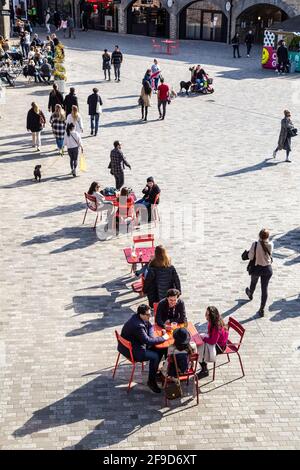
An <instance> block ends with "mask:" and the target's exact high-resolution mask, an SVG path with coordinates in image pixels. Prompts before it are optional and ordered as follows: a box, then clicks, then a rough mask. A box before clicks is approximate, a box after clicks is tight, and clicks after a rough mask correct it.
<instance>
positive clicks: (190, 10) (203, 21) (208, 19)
mask: <svg viewBox="0 0 300 470" xmlns="http://www.w3.org/2000/svg"><path fill="white" fill-rule="evenodd" d="M179 35H180V38H181V39H202V40H205V41H218V42H226V37H227V18H226V15H224V13H222V11H218V10H217V9H216V7H215V6H214V5H213V4H211V3H210V2H208V1H206V0H203V1H201V0H200V1H198V2H194V3H192V4H190V5H189V6H188V7H186V8H185V9H184V10H183V11H182V12H181V14H180V19H179Z"/></svg>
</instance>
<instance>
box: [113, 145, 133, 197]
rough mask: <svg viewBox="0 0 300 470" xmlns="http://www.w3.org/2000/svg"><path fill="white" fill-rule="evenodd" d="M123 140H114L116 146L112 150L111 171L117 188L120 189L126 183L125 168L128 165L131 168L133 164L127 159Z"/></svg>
mask: <svg viewBox="0 0 300 470" xmlns="http://www.w3.org/2000/svg"><path fill="white" fill-rule="evenodd" d="M121 145H122V144H121V142H120V141H119V140H115V141H114V148H113V150H112V151H111V152H110V163H109V165H108V168H110V173H111V175H113V176H114V177H115V180H116V189H117V190H119V189H121V187H122V186H123V184H124V168H125V166H127V167H128V168H129V169H130V170H131V166H130V164H129V163H128V161H127V160H126V158H125V157H124V155H123V152H122V151H121Z"/></svg>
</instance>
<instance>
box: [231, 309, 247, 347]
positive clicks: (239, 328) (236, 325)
mask: <svg viewBox="0 0 300 470" xmlns="http://www.w3.org/2000/svg"><path fill="white" fill-rule="evenodd" d="M230 328H232V329H233V330H234V331H235V332H236V333H237V334H238V335H239V337H240V341H239V343H238V344H237V345H236V346H237V351H238V350H239V349H240V346H241V344H242V340H243V337H244V334H245V328H244V327H243V326H242V325H241V324H240V323H239V322H238V321H237V320H235V318H233V317H229V320H228V331H229V330H230Z"/></svg>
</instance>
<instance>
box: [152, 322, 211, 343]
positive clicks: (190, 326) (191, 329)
mask: <svg viewBox="0 0 300 470" xmlns="http://www.w3.org/2000/svg"><path fill="white" fill-rule="evenodd" d="M183 327H184V325H183V324H178V325H177V326H176V327H175V328H173V330H172V331H167V333H168V335H169V336H170V338H169V339H167V340H166V341H165V342H164V343H160V344H156V345H155V348H156V349H164V348H168V347H169V346H172V344H174V339H173V331H174V330H176V328H183ZM186 328H187V330H188V331H189V333H190V335H191V341H194V343H196V346H201V345H202V344H203V339H202V338H201V336H200V335H199V333H198V331H197V330H196V327H195V325H193V323H192V322H190V321H189V322H188V326H187V327H186ZM154 336H162V328H161V327H160V326H158V325H156V324H155V325H154Z"/></svg>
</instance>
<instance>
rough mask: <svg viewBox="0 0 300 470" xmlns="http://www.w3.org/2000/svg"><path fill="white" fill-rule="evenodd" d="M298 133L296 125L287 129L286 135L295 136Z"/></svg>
mask: <svg viewBox="0 0 300 470" xmlns="http://www.w3.org/2000/svg"><path fill="white" fill-rule="evenodd" d="M297 134H298V129H296V127H292V128H291V129H288V132H287V135H288V137H296V135H297Z"/></svg>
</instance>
